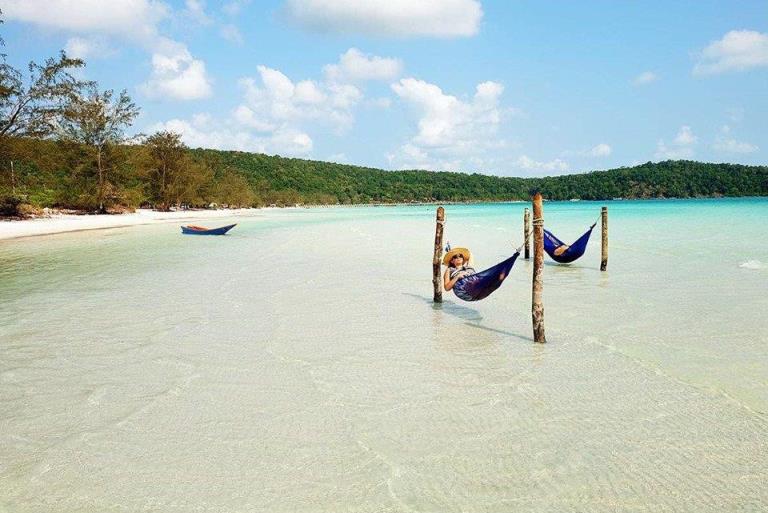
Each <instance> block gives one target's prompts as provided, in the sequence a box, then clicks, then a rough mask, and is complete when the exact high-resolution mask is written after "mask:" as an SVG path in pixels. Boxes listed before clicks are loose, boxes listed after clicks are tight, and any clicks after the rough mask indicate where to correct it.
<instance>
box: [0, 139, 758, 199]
mask: <svg viewBox="0 0 768 513" xmlns="http://www.w3.org/2000/svg"><path fill="white" fill-rule="evenodd" d="M0 159H2V165H3V167H4V168H5V169H4V170H3V173H2V175H1V176H2V180H0V197H4V198H5V202H6V203H8V202H9V200H8V199H9V198H10V197H13V198H15V199H16V201H17V203H18V204H19V205H29V206H28V207H26V208H27V209H28V210H31V211H34V209H35V208H41V207H57V208H71V209H79V210H90V211H98V210H99V208H100V207H104V208H108V209H110V210H120V209H124V208H133V207H139V206H145V207H151V208H157V209H168V208H171V207H179V206H189V207H210V206H211V205H215V206H256V207H258V206H266V205H278V206H285V205H294V204H357V203H409V202H435V201H456V202H462V201H509V200H526V199H529V197H530V193H531V192H532V191H534V190H539V191H541V192H542V193H543V194H544V196H545V197H546V198H547V199H551V200H567V199H572V198H579V199H586V200H606V199H614V198H627V199H634V198H693V197H718V196H768V167H767V166H743V165H736V164H710V163H701V162H693V161H665V162H659V163H651V162H648V163H646V164H642V165H639V166H635V167H631V168H619V169H612V170H608V171H594V172H590V173H583V174H573V175H563V176H554V177H544V178H517V177H499V176H489V175H482V174H464V173H452V172H429V171H415V170H414V171H384V170H380V169H373V168H366V167H359V166H350V165H344V164H335V163H329V162H319V161H312V160H303V159H293V158H284V157H279V156H269V155H263V154H256V153H245V152H236V151H218V150H209V149H188V148H186V147H185V146H184V145H183V144H182V143H181V141H180V139H179V136H178V135H177V134H172V133H167V132H160V133H157V134H154V135H152V136H149V137H146V138H144V139H143V140H142V143H141V144H132V145H125V144H120V145H113V146H110V147H109V148H108V150H107V151H105V153H104V155H103V156H102V161H103V165H104V167H105V169H106V170H107V171H106V172H105V174H106V175H107V178H106V179H105V181H106V186H105V191H104V192H103V193H100V192H99V190H100V188H101V187H102V185H100V181H99V173H98V170H97V167H98V166H97V163H96V162H95V158H94V156H93V152H92V151H90V149H89V148H88V147H86V146H84V145H82V144H80V143H73V142H71V141H66V140H58V139H46V140H40V139H34V138H14V139H9V140H6V144H5V145H4V146H3V147H2V148H0ZM11 162H13V163H14V168H13V169H14V174H13V176H11V173H10V163H11ZM6 210H7V209H6ZM22 210H24V207H22ZM22 213H23V212H22Z"/></svg>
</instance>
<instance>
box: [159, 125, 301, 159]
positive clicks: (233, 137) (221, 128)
mask: <svg viewBox="0 0 768 513" xmlns="http://www.w3.org/2000/svg"><path fill="white" fill-rule="evenodd" d="M157 130H168V131H172V132H176V133H179V134H181V137H182V140H183V141H184V142H185V143H186V144H187V145H188V146H191V147H193V148H195V147H202V148H216V149H221V150H239V151H252V152H258V153H280V154H284V155H296V156H301V155H306V154H308V153H309V152H311V151H312V145H313V144H312V138H311V137H309V135H307V134H305V133H303V132H301V131H298V130H292V129H278V130H276V131H275V132H273V133H271V134H269V135H267V136H255V135H253V134H252V133H251V132H249V131H247V130H240V129H237V128H234V127H232V126H230V125H229V124H222V123H216V122H214V121H212V120H211V118H210V116H207V115H196V116H193V119H192V120H191V121H187V120H182V119H171V120H169V121H166V122H165V123H158V124H156V125H153V126H151V127H150V128H149V131H157Z"/></svg>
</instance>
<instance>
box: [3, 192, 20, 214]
mask: <svg viewBox="0 0 768 513" xmlns="http://www.w3.org/2000/svg"><path fill="white" fill-rule="evenodd" d="M22 203H23V201H22V199H21V198H20V197H19V196H16V195H13V194H7V195H4V196H0V216H2V217H21V214H20V213H19V207H20V206H21V204H22Z"/></svg>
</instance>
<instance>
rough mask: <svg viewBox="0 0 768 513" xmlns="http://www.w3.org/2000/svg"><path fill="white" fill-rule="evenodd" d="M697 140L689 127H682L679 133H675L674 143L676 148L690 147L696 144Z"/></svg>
mask: <svg viewBox="0 0 768 513" xmlns="http://www.w3.org/2000/svg"><path fill="white" fill-rule="evenodd" d="M698 140H699V138H698V137H696V136H695V135H693V131H691V127H689V126H688V125H683V126H681V127H680V131H678V132H677V135H676V136H675V141H674V142H675V144H676V145H677V146H691V145H693V144H696V142H697V141H698Z"/></svg>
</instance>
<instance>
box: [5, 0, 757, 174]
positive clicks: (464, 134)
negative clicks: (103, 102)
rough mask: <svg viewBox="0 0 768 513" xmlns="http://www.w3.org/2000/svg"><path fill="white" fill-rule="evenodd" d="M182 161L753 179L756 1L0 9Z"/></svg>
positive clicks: (121, 3)
mask: <svg viewBox="0 0 768 513" xmlns="http://www.w3.org/2000/svg"><path fill="white" fill-rule="evenodd" d="M0 8H2V11H3V18H4V19H5V24H4V25H3V26H2V35H3V37H4V39H5V42H6V48H5V51H6V52H7V53H8V60H9V61H10V62H11V63H12V64H15V65H17V66H23V65H24V64H25V63H26V62H27V61H29V60H42V59H44V58H45V57H48V56H52V55H55V54H56V53H57V52H58V51H59V50H60V49H62V48H66V49H67V50H68V52H69V53H70V54H71V55H75V56H81V57H83V58H84V59H85V60H86V62H87V67H86V69H85V70H84V72H83V74H84V76H86V77H87V78H91V79H95V80H97V81H98V82H99V84H100V86H101V87H102V88H105V89H127V90H128V92H129V93H130V94H131V96H132V97H133V98H134V100H135V101H136V102H137V103H138V104H139V105H140V106H141V107H142V114H141V116H140V118H139V119H138V121H137V122H136V125H135V126H134V130H135V131H138V132H143V133H151V132H153V131H155V130H159V129H170V130H175V131H178V132H180V133H182V135H183V137H184V140H185V141H186V142H187V144H189V145H190V146H205V147H215V148H222V149H239V150H244V151H259V152H265V153H269V154H280V155H286V156H297V157H305V158H313V159H319V160H332V161H337V162H347V163H353V164H360V165H369V166H375V167H381V168H386V169H400V168H424V169H447V170H458V171H466V172H482V173H488V174H499V175H516V176H533V175H552V174H563V173H571V172H580V171H587V170H592V169H606V168H611V167H618V166H628V165H633V164H637V163H641V162H646V161H648V160H652V161H658V160H666V159H668V158H673V159H677V158H687V159H695V160H703V161H712V162H737V163H744V164H766V163H767V162H768V131H767V130H766V126H767V125H768V124H767V123H766V121H765V120H766V119H768V1H739V2H726V1H690V2H655V1H646V2H614V1H599V2H597V1H595V2H539V1H529V2H523V1H500V0H499V1H490V0H486V1H478V0H440V1H438V0H433V1H426V0H421V1H419V0H385V1H375V0H369V1H367V2H363V1H361V0H280V1H257V0H252V1H247V0H240V1H237V0H235V1H223V2H214V1H212V0H208V1H207V2H206V1H204V0H163V1H161V0H112V1H110V2H106V1H102V0H81V1H74V2H73V1H67V0H4V1H3V2H2V3H0Z"/></svg>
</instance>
